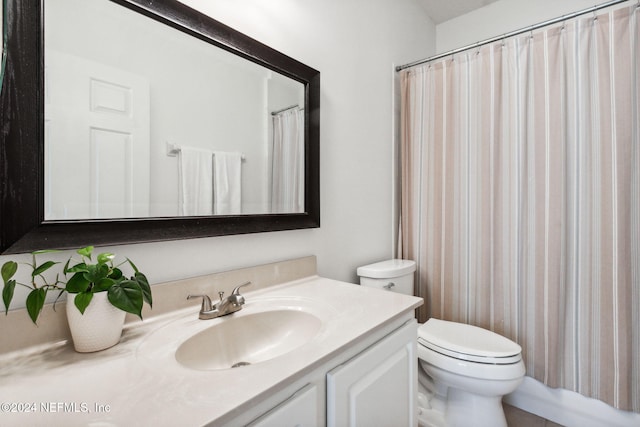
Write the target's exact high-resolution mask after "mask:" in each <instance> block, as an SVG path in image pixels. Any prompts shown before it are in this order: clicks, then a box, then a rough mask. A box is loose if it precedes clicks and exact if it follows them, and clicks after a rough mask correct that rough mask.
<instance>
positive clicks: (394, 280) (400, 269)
mask: <svg viewBox="0 0 640 427" xmlns="http://www.w3.org/2000/svg"><path fill="white" fill-rule="evenodd" d="M415 271H416V263H415V261H410V260H406V259H390V260H387V261H382V262H376V263H375V264H369V265H364V266H362V267H358V270H357V272H358V276H360V284H361V285H362V286H371V287H374V288H379V289H387V290H390V291H393V292H399V293H402V294H405V295H413V273H414V272H415Z"/></svg>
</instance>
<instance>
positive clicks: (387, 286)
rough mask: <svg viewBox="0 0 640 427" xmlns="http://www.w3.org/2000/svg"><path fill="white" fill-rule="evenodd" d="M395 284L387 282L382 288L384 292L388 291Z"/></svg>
mask: <svg viewBox="0 0 640 427" xmlns="http://www.w3.org/2000/svg"><path fill="white" fill-rule="evenodd" d="M395 285H396V284H395V283H393V282H389V283H388V284H386V285H384V286H383V288H385V289H386V290H388V291H390V290H391V288H393V287H394V286H395Z"/></svg>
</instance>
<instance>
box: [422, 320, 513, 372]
mask: <svg viewBox="0 0 640 427" xmlns="http://www.w3.org/2000/svg"><path fill="white" fill-rule="evenodd" d="M418 343H419V344H422V345H424V346H425V347H427V348H429V349H431V350H433V351H437V352H438V353H442V354H445V355H447V356H450V357H455V358H456V359H462V360H469V361H472V362H480V363H491V364H499V365H502V364H510V363H516V362H518V361H520V359H521V358H522V357H521V352H522V348H521V347H520V346H519V345H518V344H516V343H514V342H513V341H511V340H510V339H507V338H505V337H503V336H502V335H498V334H496V333H495V332H491V331H488V330H486V329H483V328H478V327H477V326H472V325H466V324H464V323H456V322H448V321H445V320H439V319H433V318H431V319H429V320H427V322H426V323H425V324H424V325H422V326H420V328H418Z"/></svg>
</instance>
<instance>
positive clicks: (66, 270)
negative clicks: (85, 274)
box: [62, 258, 71, 276]
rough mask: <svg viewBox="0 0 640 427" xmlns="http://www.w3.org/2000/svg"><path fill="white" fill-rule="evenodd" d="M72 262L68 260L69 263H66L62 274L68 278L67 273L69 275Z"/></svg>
mask: <svg viewBox="0 0 640 427" xmlns="http://www.w3.org/2000/svg"><path fill="white" fill-rule="evenodd" d="M70 262H71V258H69V259H68V260H67V262H65V263H64V268H63V269H62V272H63V273H64V275H65V276H66V275H67V273H69V263H70Z"/></svg>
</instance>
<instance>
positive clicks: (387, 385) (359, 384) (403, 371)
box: [227, 318, 418, 427]
mask: <svg viewBox="0 0 640 427" xmlns="http://www.w3.org/2000/svg"><path fill="white" fill-rule="evenodd" d="M416 342H417V322H416V320H415V319H413V318H411V319H410V320H408V319H405V320H404V321H401V322H399V323H396V325H395V327H393V328H391V329H387V330H386V331H378V333H374V334H372V335H371V336H369V337H367V339H364V340H363V341H362V342H360V343H358V344H355V345H354V346H351V347H350V348H349V349H347V350H344V351H342V352H341V353H340V354H338V355H336V356H335V357H333V358H332V359H331V360H329V361H327V362H326V363H324V364H323V365H322V366H321V367H319V368H318V369H315V370H313V371H312V372H311V373H310V374H309V375H307V376H305V377H304V378H301V379H299V380H298V381H296V382H295V383H294V384H291V385H290V386H289V387H287V388H286V391H285V390H283V391H282V392H280V393H277V394H276V395H273V396H272V397H271V398H269V399H267V400H266V401H263V402H260V403H259V404H258V405H256V406H255V407H254V409H253V410H252V411H250V413H251V414H260V415H259V416H258V415H253V416H252V417H251V418H249V419H252V420H253V421H251V422H249V423H248V424H246V425H248V426H251V427H257V426H259V427H317V426H324V425H326V426H328V427H356V426H359V427H377V426H381V427H382V426H385V427H386V426H389V427H391V426H392V427H414V426H416V425H417V387H418V380H417V374H418V372H417V369H418V367H417V354H416ZM247 416H249V414H244V416H243V417H239V418H236V419H235V420H234V421H233V422H231V423H229V424H227V426H229V427H230V426H232V425H233V426H238V425H245V423H246V421H244V420H245V419H247V418H246V417H247Z"/></svg>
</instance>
